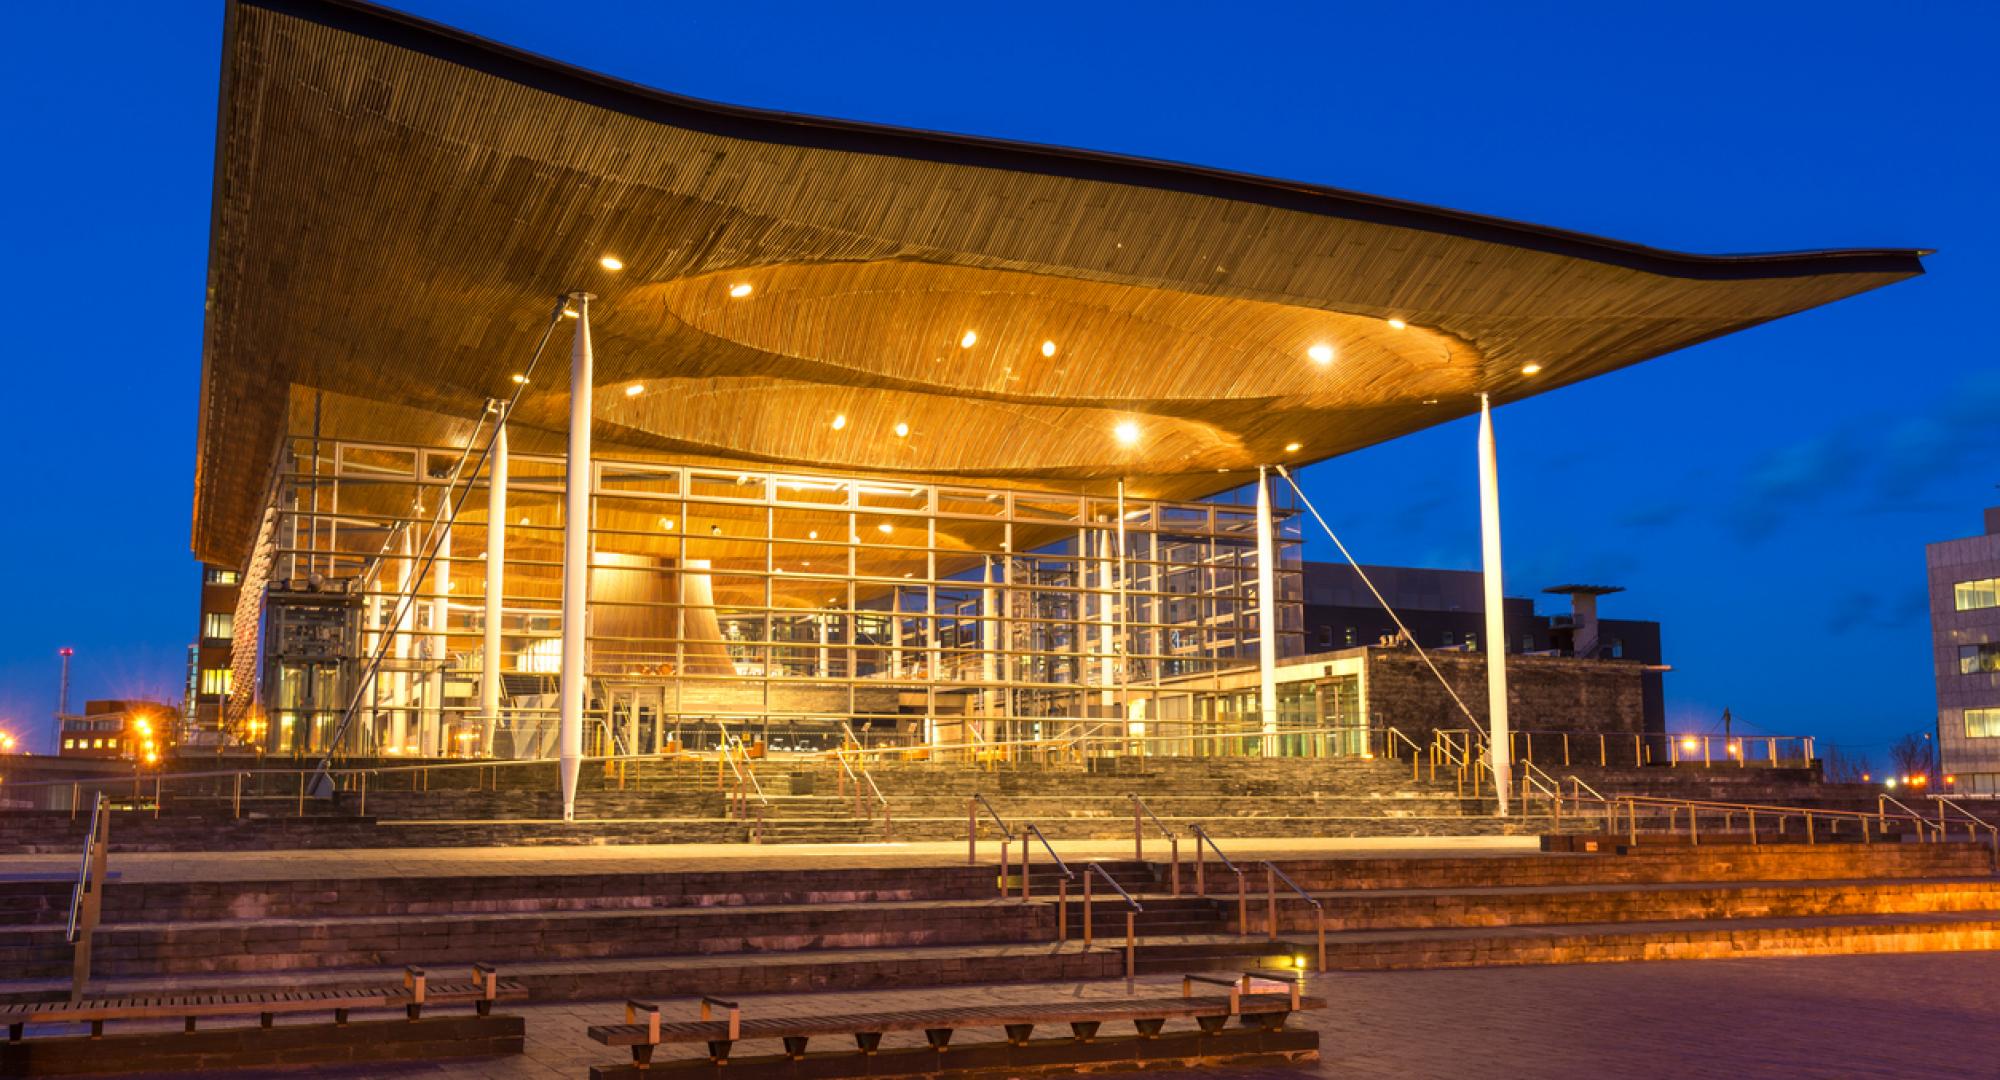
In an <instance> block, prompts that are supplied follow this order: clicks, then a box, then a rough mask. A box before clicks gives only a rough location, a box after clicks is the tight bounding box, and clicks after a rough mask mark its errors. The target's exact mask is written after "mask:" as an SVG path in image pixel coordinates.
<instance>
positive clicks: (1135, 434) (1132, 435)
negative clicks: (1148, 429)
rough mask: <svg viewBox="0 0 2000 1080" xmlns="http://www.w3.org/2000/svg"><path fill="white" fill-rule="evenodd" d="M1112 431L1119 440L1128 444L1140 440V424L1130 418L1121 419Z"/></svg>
mask: <svg viewBox="0 0 2000 1080" xmlns="http://www.w3.org/2000/svg"><path fill="white" fill-rule="evenodd" d="M1111 433H1112V434H1113V435H1115V436H1117V437H1118V441H1119V442H1121V443H1124V444H1125V445H1126V446H1130V445H1132V444H1133V443H1136V442H1138V441H1139V425H1138V424H1135V423H1133V422H1132V421H1130V420H1121V421H1119V422H1118V426H1117V427H1115V428H1112V429H1111Z"/></svg>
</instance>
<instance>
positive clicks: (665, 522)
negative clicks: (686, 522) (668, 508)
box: [660, 518, 674, 529]
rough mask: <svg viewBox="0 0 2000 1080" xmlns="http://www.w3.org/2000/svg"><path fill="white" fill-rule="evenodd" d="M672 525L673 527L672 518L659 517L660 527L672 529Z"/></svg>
mask: <svg viewBox="0 0 2000 1080" xmlns="http://www.w3.org/2000/svg"><path fill="white" fill-rule="evenodd" d="M673 527H674V519H673V518H661V519H660V528H662V529H672V528H673Z"/></svg>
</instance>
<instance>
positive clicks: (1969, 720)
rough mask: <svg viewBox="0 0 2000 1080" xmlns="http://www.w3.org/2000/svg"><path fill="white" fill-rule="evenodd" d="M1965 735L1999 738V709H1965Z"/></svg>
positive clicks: (1968, 736)
mask: <svg viewBox="0 0 2000 1080" xmlns="http://www.w3.org/2000/svg"><path fill="white" fill-rule="evenodd" d="M1965 737H1966V738H1968V739H2000V709H1967V710H1965Z"/></svg>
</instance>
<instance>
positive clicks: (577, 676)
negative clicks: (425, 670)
mask: <svg viewBox="0 0 2000 1080" xmlns="http://www.w3.org/2000/svg"><path fill="white" fill-rule="evenodd" d="M591 299H592V297H591V295H590V294H589V293H584V292H579V293H571V294H570V304H571V306H573V307H575V308H576V337H575V339H574V340H573V342H572V343H571V345H570V352H569V456H568V458H567V459H565V460H564V462H563V588H562V693H561V701H562V728H561V730H560V733H559V735H558V741H557V756H558V757H559V758H560V759H561V769H562V795H563V820H564V821H574V820H576V780H577V774H578V773H579V772H581V771H582V769H583V692H584V685H585V683H586V682H587V676H586V675H585V672H584V669H583V664H584V649H583V632H584V627H585V620H586V619H587V618H588V615H586V614H585V612H586V611H587V610H588V607H589V602H590V483H591V475H590V474H591V467H590V398H591V389H592V380H591V370H590V369H591V356H590V301H591Z"/></svg>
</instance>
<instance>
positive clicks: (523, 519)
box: [516, 517, 528, 525]
mask: <svg viewBox="0 0 2000 1080" xmlns="http://www.w3.org/2000/svg"><path fill="white" fill-rule="evenodd" d="M527 523H528V519H527V518H525V517H524V518H522V519H521V520H520V521H519V522H517V523H516V524H520V525H526V524H527Z"/></svg>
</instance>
